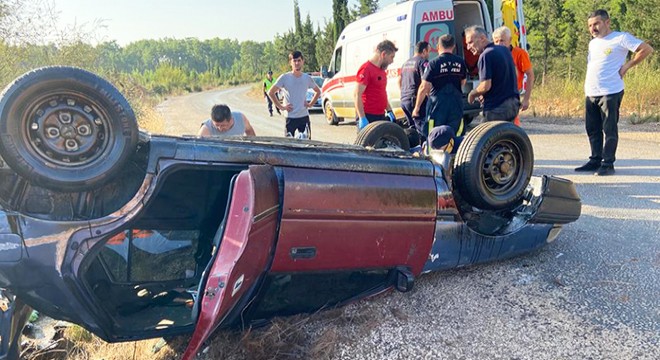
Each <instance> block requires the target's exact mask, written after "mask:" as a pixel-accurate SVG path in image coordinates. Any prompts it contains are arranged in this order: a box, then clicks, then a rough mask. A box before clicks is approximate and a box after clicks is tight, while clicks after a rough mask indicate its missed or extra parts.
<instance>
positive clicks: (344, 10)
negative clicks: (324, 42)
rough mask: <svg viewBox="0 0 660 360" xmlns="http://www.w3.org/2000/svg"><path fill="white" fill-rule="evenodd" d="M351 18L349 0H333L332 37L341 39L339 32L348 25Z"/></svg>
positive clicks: (334, 39) (335, 39)
mask: <svg viewBox="0 0 660 360" xmlns="http://www.w3.org/2000/svg"><path fill="white" fill-rule="evenodd" d="M348 20H349V12H348V0H332V23H333V28H332V38H333V41H335V42H336V41H337V39H339V34H341V32H342V30H344V28H345V27H346V24H347V23H348Z"/></svg>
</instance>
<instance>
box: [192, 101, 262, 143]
mask: <svg viewBox="0 0 660 360" xmlns="http://www.w3.org/2000/svg"><path fill="white" fill-rule="evenodd" d="M232 135H234V136H256V134H255V133H254V129H253V128H252V125H251V124H250V121H248V119H247V117H246V116H245V115H243V113H240V112H238V111H231V110H230V109H229V106H227V105H224V104H220V105H215V106H213V109H211V118H210V119H207V120H205V121H203V122H202V125H201V127H200V128H199V132H198V133H197V136H199V137H209V136H212V137H227V136H232Z"/></svg>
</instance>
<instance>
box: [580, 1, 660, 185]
mask: <svg viewBox="0 0 660 360" xmlns="http://www.w3.org/2000/svg"><path fill="white" fill-rule="evenodd" d="M587 25H588V26H589V32H590V33H591V36H592V39H591V41H590V42H589V55H588V56H587V75H586V78H585V81H584V92H585V95H586V99H585V127H586V130H587V136H588V137H589V145H590V147H591V156H590V157H589V161H588V162H587V163H586V164H584V165H582V166H580V167H578V168H576V169H575V171H588V172H594V175H598V176H606V175H613V174H614V160H616V156H615V155H616V147H617V145H618V143H619V128H618V123H619V107H620V106H621V100H622V99H623V88H624V86H623V78H624V76H625V75H626V72H628V70H629V69H630V68H631V67H633V66H635V65H637V64H639V63H640V62H641V61H642V60H644V59H645V58H646V57H647V56H649V55H650V54H651V53H652V52H653V48H652V47H651V45H649V44H647V43H645V42H644V41H642V40H640V39H638V38H636V37H634V36H632V35H631V34H629V33H627V32H619V31H613V30H612V29H611V28H610V16H609V14H608V13H607V11H605V10H602V9H601V10H596V11H594V12H593V13H591V14H590V15H589V18H588V20H587ZM630 52H632V53H634V55H633V56H632V58H631V59H630V60H627V59H626V57H627V56H628V53H630ZM649 81H654V80H653V79H649ZM603 134H605V142H604V143H603Z"/></svg>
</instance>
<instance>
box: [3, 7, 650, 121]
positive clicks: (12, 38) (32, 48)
mask: <svg viewBox="0 0 660 360" xmlns="http://www.w3.org/2000/svg"><path fill="white" fill-rule="evenodd" d="M298 3H299V0H293V1H292V4H293V15H294V23H293V24H292V28H291V29H290V30H289V31H287V32H285V33H283V34H276V35H275V37H274V38H273V40H272V41H266V42H256V41H243V42H239V41H237V40H235V39H233V40H232V39H219V38H215V39H209V40H199V39H195V38H188V39H161V40H140V41H136V42H133V43H131V44H128V45H126V46H120V45H119V44H117V43H116V42H114V41H104V42H95V44H96V45H92V41H93V40H94V39H95V38H96V35H95V32H96V28H100V27H102V26H103V24H102V23H96V24H93V25H92V26H93V28H92V29H83V28H80V27H78V28H72V27H69V28H65V29H61V28H58V26H57V13H56V11H55V9H53V7H52V5H51V2H50V0H32V1H28V0H0V86H1V85H4V84H6V83H8V82H9V81H11V80H12V79H13V78H15V77H16V76H18V75H20V74H22V73H24V72H26V71H28V70H30V69H33V68H35V67H39V66H44V65H53V64H62V65H72V66H78V67H82V68H85V69H89V70H91V71H94V72H97V73H99V74H101V75H102V76H105V77H107V78H109V79H110V80H111V81H113V82H114V83H117V82H119V83H120V85H118V86H120V88H121V90H122V91H127V92H128V94H129V96H128V97H129V101H131V102H132V104H134V105H135V107H136V108H138V111H139V112H143V113H145V114H146V113H148V110H146V109H147V106H145V105H144V103H143V102H145V101H147V99H148V97H149V94H155V95H156V96H165V95H168V94H175V93H183V92H190V91H200V90H203V89H209V88H213V87H217V86H222V85H235V84H239V83H246V82H254V81H259V80H261V79H262V78H263V76H264V74H265V73H266V72H267V71H268V70H272V71H273V72H274V73H275V74H276V76H277V75H278V74H280V73H283V72H286V71H288V70H289V69H290V67H289V64H288V54H289V52H290V51H292V50H300V51H301V52H302V53H303V54H304V56H305V70H306V71H318V70H319V69H320V67H321V66H322V65H328V63H329V61H330V58H331V56H332V52H333V50H334V45H335V43H336V40H337V38H338V36H339V34H340V32H341V31H342V30H343V29H344V27H345V26H346V25H347V24H348V23H349V22H350V21H352V19H354V18H355V17H358V16H363V15H366V14H369V13H372V12H374V11H376V10H377V9H378V1H376V0H360V1H359V2H354V3H353V4H354V5H353V6H352V9H350V10H349V8H348V0H333V1H332V9H331V10H332V15H333V16H332V18H331V19H329V20H325V21H324V23H323V24H319V25H316V26H315V24H314V23H312V20H311V17H310V15H309V14H303V15H304V16H301V14H300V8H299V6H298ZM487 3H488V5H489V7H491V8H492V0H487ZM524 4H525V5H524V6H525V17H526V27H527V32H528V43H529V44H530V49H529V52H530V55H531V57H532V62H533V63H534V65H535V71H536V72H537V76H536V78H537V81H538V82H539V84H537V87H536V88H537V90H536V93H537V94H539V95H540V94H541V92H542V91H546V90H547V89H551V91H550V92H548V93H547V96H555V98H556V97H557V94H564V95H568V94H569V93H570V96H575V97H577V98H578V99H579V98H581V97H582V95H581V86H582V82H583V79H584V72H585V70H586V60H585V59H586V55H587V47H588V42H589V40H590V35H589V33H588V29H587V26H586V18H587V16H588V14H589V13H590V12H591V11H593V10H594V9H597V8H605V9H607V10H608V11H609V13H610V16H611V18H612V28H613V29H617V30H622V31H627V32H630V33H632V34H634V35H635V36H637V37H639V38H640V39H643V40H644V41H646V42H648V43H649V44H651V46H653V47H654V48H655V49H656V54H657V51H658V49H660V12H659V11H650V10H649V9H658V8H660V0H558V1H551V0H525V2H524ZM329 10H330V9H329ZM656 54H654V55H653V56H651V57H650V58H649V59H647V60H646V61H645V62H644V64H643V65H645V66H646V67H645V68H644V70H643V71H641V70H640V71H638V73H644V74H645V76H647V79H648V78H656V77H657V75H658V74H657V73H658V71H659V69H660V56H658V55H656ZM633 75H634V74H633ZM634 79H635V78H634V76H630V77H627V78H626V86H627V89H626V94H627V96H626V98H627V99H629V100H630V99H632V98H633V97H632V96H628V94H631V93H634V92H635V91H636V90H635V89H636V87H639V90H640V92H639V94H642V93H643V91H641V90H643V88H644V87H649V86H650V85H649V84H648V82H644V81H639V82H636V81H634ZM567 84H571V85H570V86H569V85H567ZM544 86H545V87H546V90H543V87H544ZM566 89H570V92H569V93H567V92H566V91H567V90H566ZM656 91H657V90H656ZM635 96H637V95H635ZM640 96H641V95H640ZM534 98H536V99H538V96H537V95H534ZM642 98H644V96H642ZM646 98H648V96H646ZM627 101H628V100H626V101H624V106H625V104H626V102H627ZM650 101H652V103H657V99H655V98H654V99H650ZM147 103H148V101H147ZM576 106H577V107H579V106H581V105H580V104H577V105H576ZM636 109H637V110H634V111H633V110H631V111H629V112H628V113H629V114H633V113H634V114H637V116H638V117H640V118H642V117H645V116H647V115H646V114H647V113H648V112H645V111H643V107H642V106H641V105H639V106H637V108H636Z"/></svg>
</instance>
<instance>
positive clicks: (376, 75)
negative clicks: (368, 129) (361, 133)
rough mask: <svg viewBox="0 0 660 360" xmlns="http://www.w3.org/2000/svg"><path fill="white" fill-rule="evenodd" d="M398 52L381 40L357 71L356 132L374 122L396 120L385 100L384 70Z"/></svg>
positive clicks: (390, 43) (385, 82)
mask: <svg viewBox="0 0 660 360" xmlns="http://www.w3.org/2000/svg"><path fill="white" fill-rule="evenodd" d="M398 50H399V49H397V48H396V46H394V43H393V42H391V41H389V40H383V41H381V42H380V43H379V44H378V45H377V46H376V51H375V52H374V55H373V56H372V57H371V59H370V60H369V61H367V62H365V63H364V64H362V66H360V68H359V69H358V72H357V86H356V87H355V96H354V99H355V114H356V115H357V126H358V130H361V129H362V128H364V127H365V126H367V124H369V123H371V122H374V121H379V120H390V121H395V120H396V119H395V118H394V113H393V112H392V107H391V106H390V102H389V101H388V99H387V72H386V71H385V70H386V69H387V67H388V66H389V65H390V64H392V63H393V62H394V55H395V54H396V52H397V51H398ZM386 111H387V115H386V114H385V112H386Z"/></svg>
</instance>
